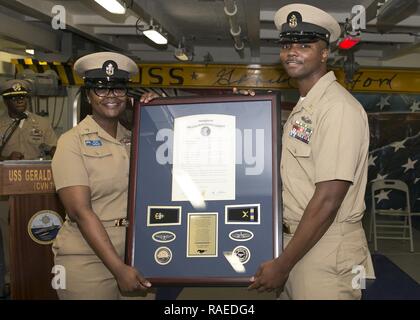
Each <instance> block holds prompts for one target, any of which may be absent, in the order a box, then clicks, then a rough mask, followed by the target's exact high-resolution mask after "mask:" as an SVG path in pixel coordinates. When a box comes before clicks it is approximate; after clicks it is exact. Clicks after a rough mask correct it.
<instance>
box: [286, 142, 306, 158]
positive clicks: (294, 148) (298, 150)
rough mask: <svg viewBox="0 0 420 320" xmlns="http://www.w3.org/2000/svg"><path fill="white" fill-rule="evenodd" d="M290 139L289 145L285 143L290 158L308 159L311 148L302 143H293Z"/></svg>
mask: <svg viewBox="0 0 420 320" xmlns="http://www.w3.org/2000/svg"><path fill="white" fill-rule="evenodd" d="M290 139H291V140H290V141H288V142H289V143H287V145H286V147H287V150H289V152H290V153H291V154H292V156H293V157H295V158H309V156H310V155H311V147H310V146H309V145H307V144H305V143H303V142H300V141H293V140H292V139H294V138H290Z"/></svg>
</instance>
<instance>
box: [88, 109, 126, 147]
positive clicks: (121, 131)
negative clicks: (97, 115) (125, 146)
mask: <svg viewBox="0 0 420 320" xmlns="http://www.w3.org/2000/svg"><path fill="white" fill-rule="evenodd" d="M80 129H81V135H86V134H90V133H96V134H98V136H99V137H100V138H102V139H105V140H108V141H110V142H113V143H117V144H122V143H121V142H120V141H121V140H122V139H123V138H124V137H125V136H126V135H127V131H128V130H127V129H125V128H124V127H123V126H122V125H121V124H120V123H119V122H118V127H117V137H116V138H114V137H112V136H111V135H110V134H109V133H108V132H106V131H105V130H104V129H102V127H101V126H100V125H99V124H98V123H97V122H96V121H95V120H94V119H93V118H92V116H90V115H88V116H86V118H85V119H84V120H83V121H82V122H81V123H80Z"/></svg>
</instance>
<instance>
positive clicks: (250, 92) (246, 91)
mask: <svg viewBox="0 0 420 320" xmlns="http://www.w3.org/2000/svg"><path fill="white" fill-rule="evenodd" d="M232 92H233V93H234V94H241V95H244V96H252V97H253V96H255V91H254V90H252V89H238V88H236V87H235V88H233V89H232Z"/></svg>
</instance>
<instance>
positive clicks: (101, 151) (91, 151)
mask: <svg viewBox="0 0 420 320" xmlns="http://www.w3.org/2000/svg"><path fill="white" fill-rule="evenodd" d="M82 153H83V155H85V156H88V157H94V158H103V157H106V156H110V155H111V150H109V148H108V147H107V146H104V145H102V146H97V147H96V146H95V147H93V146H86V145H82Z"/></svg>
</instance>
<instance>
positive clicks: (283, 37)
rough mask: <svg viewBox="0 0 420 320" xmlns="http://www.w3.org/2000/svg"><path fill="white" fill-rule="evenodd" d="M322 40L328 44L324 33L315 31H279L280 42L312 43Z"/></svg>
mask: <svg viewBox="0 0 420 320" xmlns="http://www.w3.org/2000/svg"><path fill="white" fill-rule="evenodd" d="M318 40H323V41H325V42H326V43H327V44H328V40H327V37H326V34H320V33H317V32H282V33H280V41H279V42H280V43H281V44H285V43H313V42H317V41H318Z"/></svg>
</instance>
